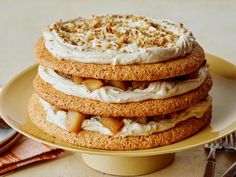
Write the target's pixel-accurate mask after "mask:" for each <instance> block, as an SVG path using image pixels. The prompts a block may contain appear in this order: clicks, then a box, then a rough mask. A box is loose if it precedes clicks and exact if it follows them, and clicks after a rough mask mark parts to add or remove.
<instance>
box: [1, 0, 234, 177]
mask: <svg viewBox="0 0 236 177" xmlns="http://www.w3.org/2000/svg"><path fill="white" fill-rule="evenodd" d="M106 13H134V14H140V15H148V16H151V17H161V18H170V19H173V20H176V21H181V22H183V23H184V24H185V25H186V26H187V27H188V28H189V29H191V30H192V32H193V34H194V36H195V37H196V39H197V40H198V42H199V43H200V44H201V45H202V46H203V47H204V49H205V51H207V52H209V53H212V54H215V55H218V56H220V57H223V58H225V59H227V60H228V61H230V62H232V63H234V64H236V43H235V41H236V1H233V0H227V1H223V0H221V1H220V0H216V1H213V0H212V1H207V2H206V1H204V0H198V1H188V0H178V1H157V0H156V1H154V0H99V1H95V0H67V1H66V0H57V1H56V0H51V1H47V0H40V1H32V0H31V1H30V0H21V1H19V0H18V1H17V0H0V54H1V56H0V85H4V84H6V82H7V81H8V80H9V79H10V78H11V77H13V76H14V75H15V74H16V73H17V72H19V71H20V70H22V69H23V68H25V67H27V66H29V65H31V64H33V63H34V57H33V56H34V54H33V48H34V44H35V41H36V40H37V38H38V37H39V36H40V35H41V30H42V28H43V27H45V26H47V25H48V24H50V23H52V22H54V21H55V20H58V19H69V18H73V17H76V16H88V15H90V14H106ZM205 160H206V152H205V151H204V149H203V147H198V148H194V149H192V150H188V151H184V152H179V153H177V154H176V160H175V162H174V163H173V164H172V165H171V166H169V167H168V168H166V169H164V170H162V171H159V172H157V173H154V174H151V175H147V177H151V176H152V177H154V176H160V177H162V176H163V177H164V176H165V177H172V176H181V177H198V176H199V177H200V176H202V174H203V171H204V166H205ZM234 160H236V156H235V155H233V154H232V153H231V154H229V153H221V154H218V156H217V166H216V176H220V174H222V172H223V171H224V170H225V169H226V168H227V166H229V164H230V163H232V162H233V161H234ZM104 165H106V164H104ZM9 176H17V177H21V176H22V177H23V176H24V177H28V176H29V177H34V176H42V177H47V176H48V177H49V176H50V177H52V176H58V177H75V176H76V177H77V176H81V177H96V176H97V177H102V176H106V177H107V176H109V175H105V174H101V173H99V172H96V171H93V170H91V169H89V168H88V167H86V166H85V165H84V164H83V163H82V162H81V159H80V156H79V154H78V153H71V152H67V153H66V155H65V157H64V158H61V159H58V160H54V161H51V162H46V163H41V164H37V165H31V166H29V167H26V168H23V169H22V170H19V171H17V172H15V173H13V174H11V175H9Z"/></svg>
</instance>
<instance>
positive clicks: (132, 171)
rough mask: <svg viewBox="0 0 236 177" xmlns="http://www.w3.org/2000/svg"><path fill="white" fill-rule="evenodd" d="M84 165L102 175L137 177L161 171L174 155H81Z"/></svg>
mask: <svg viewBox="0 0 236 177" xmlns="http://www.w3.org/2000/svg"><path fill="white" fill-rule="evenodd" d="M81 157H82V159H83V161H84V162H85V164H86V165H88V166H89V167H91V168H93V169H95V170H97V171H101V172H103V173H107V174H111V175H120V176H137V175H144V174H148V173H152V172H155V171H158V170H161V169H163V168H165V167H166V166H168V165H169V164H170V163H171V162H173V160H174V157H175V154H174V153H169V154H162V155H154V156H140V157H124V156H123V157H122V156H106V155H91V154H81Z"/></svg>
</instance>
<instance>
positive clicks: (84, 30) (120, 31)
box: [49, 15, 183, 52]
mask: <svg viewBox="0 0 236 177" xmlns="http://www.w3.org/2000/svg"><path fill="white" fill-rule="evenodd" d="M179 27H180V28H182V27H183V24H180V25H179ZM49 31H54V32H56V33H57V34H58V35H59V36H60V37H61V38H62V40H63V42H65V43H69V44H71V45H73V46H79V47H80V46H81V47H82V48H81V51H89V50H94V49H96V50H101V51H105V50H107V49H111V50H118V51H119V50H120V51H123V52H125V51H126V52H127V50H126V49H123V50H121V49H122V48H124V47H126V46H128V45H129V44H137V46H138V47H139V48H152V47H164V48H165V47H169V46H173V45H175V43H176V41H177V40H178V39H179V36H178V35H176V34H174V33H173V32H171V31H168V29H167V28H166V26H161V25H159V24H157V23H154V22H153V20H151V19H148V18H145V17H143V16H133V15H106V16H91V17H90V18H88V19H84V18H77V19H75V20H70V21H66V22H62V21H59V22H56V23H55V24H53V25H52V26H51V27H49Z"/></svg>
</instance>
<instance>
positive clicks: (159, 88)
mask: <svg viewBox="0 0 236 177" xmlns="http://www.w3.org/2000/svg"><path fill="white" fill-rule="evenodd" d="M207 73H208V71H207V67H205V66H203V67H201V68H200V70H199V73H198V77H197V78H194V79H187V80H181V81H154V82H151V83H150V84H149V85H148V86H147V87H146V88H145V89H140V88H138V89H134V90H126V91H125V90H121V89H119V88H117V87H112V86H103V87H101V88H99V89H96V90H94V91H90V90H89V89H88V88H87V87H86V86H85V85H83V84H76V83H74V82H73V81H72V80H70V79H67V78H64V77H62V76H60V75H59V74H57V73H56V72H55V71H54V70H52V69H50V68H45V67H43V66H39V68H38V74H39V76H40V77H41V79H42V80H44V81H45V82H47V83H48V84H50V85H51V86H52V87H53V88H55V89H57V90H59V91H61V92H63V93H65V94H67V95H72V96H78V97H81V98H88V99H93V100H98V101H101V102H106V103H129V102H140V101H144V100H148V99H165V98H169V97H172V96H176V95H180V94H184V93H187V92H189V91H191V90H194V89H195V88H197V87H199V86H200V85H201V84H202V83H203V82H204V81H205V79H206V77H207Z"/></svg>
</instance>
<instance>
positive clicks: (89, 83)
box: [56, 70, 199, 92]
mask: <svg viewBox="0 0 236 177" xmlns="http://www.w3.org/2000/svg"><path fill="white" fill-rule="evenodd" d="M56 73H57V74H59V75H60V76H62V77H64V78H66V79H70V80H72V81H73V82H74V83H76V84H83V85H85V86H86V88H87V89H88V90H90V91H91V92H92V91H94V90H96V89H99V88H101V87H102V86H112V87H116V88H119V89H121V90H124V91H126V90H134V89H145V88H147V87H148V85H149V84H150V83H151V82H155V81H118V80H99V79H88V78H83V77H80V76H71V75H68V74H64V73H61V72H58V71H56ZM198 76H199V70H196V71H194V72H192V73H190V74H187V75H184V76H178V77H174V78H170V79H165V80H166V81H182V80H188V79H196V78H197V77H198Z"/></svg>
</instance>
